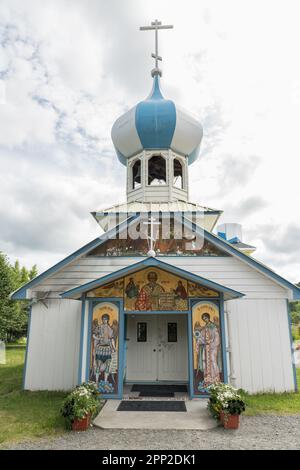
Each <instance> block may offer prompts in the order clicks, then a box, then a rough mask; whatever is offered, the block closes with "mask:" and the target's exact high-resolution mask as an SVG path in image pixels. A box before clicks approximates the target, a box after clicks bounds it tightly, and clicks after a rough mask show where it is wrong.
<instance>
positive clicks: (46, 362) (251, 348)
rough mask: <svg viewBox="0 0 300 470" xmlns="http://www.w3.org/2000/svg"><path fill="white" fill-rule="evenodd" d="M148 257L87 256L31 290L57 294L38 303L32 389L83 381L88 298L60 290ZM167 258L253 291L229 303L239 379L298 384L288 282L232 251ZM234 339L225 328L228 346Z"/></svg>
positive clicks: (253, 388)
mask: <svg viewBox="0 0 300 470" xmlns="http://www.w3.org/2000/svg"><path fill="white" fill-rule="evenodd" d="M142 259H144V258H129V257H128V258H127V257H123V258H122V257H106V258H105V257H89V256H86V257H82V258H80V259H78V260H76V261H74V262H72V263H71V264H69V265H68V266H65V267H64V268H63V269H61V270H60V271H59V272H57V273H56V274H53V275H51V276H50V277H48V278H47V279H45V280H43V281H42V282H40V283H39V284H38V285H36V286H34V288H33V289H32V291H31V292H30V293H29V295H31V293H32V292H33V291H48V292H50V295H49V297H50V298H51V300H50V302H49V309H46V308H45V307H44V306H43V304H41V303H38V304H37V305H34V306H33V309H32V320H31V328H30V338H29V347H28V357H27V372H26V380H25V388H27V389H30V390H38V389H47V390H65V389H71V388H72V387H74V385H76V383H77V374H78V361H79V341H80V325H81V320H80V318H81V315H80V311H81V302H80V301H78V300H66V299H64V300H61V299H60V297H59V293H62V292H64V291H66V290H68V289H71V288H72V287H76V286H80V285H82V284H84V283H86V282H89V281H92V280H95V279H97V278H101V277H103V276H105V275H107V274H109V273H112V272H115V271H117V270H119V269H121V268H124V267H125V266H128V265H130V264H134V263H136V262H138V261H141V260H142ZM161 259H162V261H164V262H167V263H170V264H172V265H176V266H178V267H180V268H182V269H185V270H187V271H189V272H192V273H195V274H198V275H200V276H203V277H205V278H207V279H211V280H213V281H215V282H218V283H220V284H223V285H224V286H227V287H230V288H233V289H235V290H238V291H240V292H243V293H244V294H246V296H245V297H244V298H242V299H239V300H233V301H229V302H226V303H225V306H226V307H225V308H226V310H228V312H229V321H230V329H231V344H230V346H231V349H232V356H231V361H228V363H229V368H230V362H233V365H234V374H235V376H236V378H235V385H237V386H238V387H242V388H244V389H245V390H247V391H249V392H251V393H253V392H261V391H269V390H274V391H277V392H280V391H285V390H293V389H294V383H293V370H292V358H291V345H290V338H289V330H288V317H287V299H288V298H289V295H290V292H289V290H288V289H286V288H283V287H281V286H279V285H278V284H277V283H275V282H274V281H273V280H271V279H270V278H268V277H267V276H265V275H264V274H261V273H260V272H258V271H257V270H256V269H254V268H252V267H250V266H248V265H246V264H245V263H243V262H241V261H240V260H239V259H236V258H233V257H218V258H209V257H203V258H201V257H197V258H196V257H195V258H192V257H191V258H184V257H181V258H180V257H163V258H161ZM227 332H228V325H227V326H226V333H227ZM228 341H229V338H228V335H227V334H226V344H227V345H228ZM228 356H229V355H228ZM228 359H229V357H228ZM229 373H230V374H231V373H232V370H230V371H229Z"/></svg>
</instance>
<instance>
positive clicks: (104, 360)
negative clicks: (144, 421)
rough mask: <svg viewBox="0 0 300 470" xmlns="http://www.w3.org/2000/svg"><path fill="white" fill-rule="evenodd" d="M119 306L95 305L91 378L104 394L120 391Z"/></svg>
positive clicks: (92, 329) (104, 303) (105, 303)
mask: <svg viewBox="0 0 300 470" xmlns="http://www.w3.org/2000/svg"><path fill="white" fill-rule="evenodd" d="M119 322H120V319H119V307H118V306H117V305H115V304H113V303H111V302H101V303H100V302H99V303H98V304H96V305H95V306H94V307H93V311H92V328H91V343H90V344H91V350H90V373H89V380H92V381H95V382H96V383H97V384H98V388H99V391H100V392H101V393H103V394H116V393H117V392H118V370H119V364H118V349H119Z"/></svg>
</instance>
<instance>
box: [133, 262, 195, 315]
mask: <svg viewBox="0 0 300 470" xmlns="http://www.w3.org/2000/svg"><path fill="white" fill-rule="evenodd" d="M124 289H125V293H124V294H125V295H124V297H125V298H124V305H125V310H129V311H132V310H140V311H143V310H147V311H150V310H188V293H187V280H186V279H180V278H179V277H177V276H174V275H173V274H170V273H169V272H167V271H163V270H162V269H157V268H149V269H143V270H141V271H138V272H136V273H134V274H132V275H130V276H127V277H125V283H124Z"/></svg>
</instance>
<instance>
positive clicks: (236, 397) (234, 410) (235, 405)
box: [208, 383, 245, 429]
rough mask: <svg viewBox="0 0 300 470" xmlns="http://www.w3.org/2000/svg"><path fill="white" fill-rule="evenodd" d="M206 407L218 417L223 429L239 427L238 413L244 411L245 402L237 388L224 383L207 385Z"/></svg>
mask: <svg viewBox="0 0 300 470" xmlns="http://www.w3.org/2000/svg"><path fill="white" fill-rule="evenodd" d="M209 392H210V399H209V403H208V408H209V410H210V412H211V413H212V415H213V416H214V417H215V418H217V419H220V421H221V423H222V424H223V426H224V428H225V429H237V428H238V427H239V417H240V414H241V413H242V412H243V411H245V403H244V401H243V399H242V397H241V395H240V393H239V392H238V390H237V389H235V388H234V387H232V386H231V385H228V384H224V383H217V384H213V385H211V386H210V387H209Z"/></svg>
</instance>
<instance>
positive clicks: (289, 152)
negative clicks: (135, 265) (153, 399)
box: [0, 0, 300, 281]
mask: <svg viewBox="0 0 300 470" xmlns="http://www.w3.org/2000/svg"><path fill="white" fill-rule="evenodd" d="M298 9H299V7H298V2H297V1H296V0H295V1H293V0H290V1H289V2H284V1H283V0H277V1H276V0H275V1H272V2H271V0H270V1H268V0H266V1H265V2H261V1H258V0H251V1H250V0H249V1H248V0H247V1H243V2H240V1H238V0H227V1H226V2H224V1H222V0H218V1H217V0H203V1H202V2H200V3H199V2H198V1H197V0H189V2H182V1H179V0H165V1H163V2H162V1H161V0H160V1H158V0H152V1H151V2H148V1H146V0H126V2H124V1H123V0H110V1H109V2H107V1H105V0H88V1H85V2H83V1H81V0H72V1H70V0H44V1H43V2H41V1H40V0H26V1H25V2H24V1H22V0H2V2H1V6H0V79H2V80H3V81H5V104H0V126H1V127H0V146H1V147H0V158H1V176H0V179H1V184H0V198H1V220H2V223H1V230H0V243H1V245H0V248H1V249H3V250H4V251H7V252H8V254H9V255H10V256H11V257H12V258H14V257H15V256H17V257H19V258H21V260H23V261H24V262H26V263H27V264H33V263H37V264H38V265H39V267H40V269H42V268H45V267H46V266H47V265H50V264H51V263H53V262H54V260H55V261H57V260H58V259H59V257H63V256H64V255H65V254H67V253H69V252H70V251H72V250H73V249H76V248H78V247H79V246H80V245H82V244H84V243H85V242H87V241H89V240H90V239H91V238H93V237H94V236H95V234H97V233H99V228H98V227H97V226H96V225H95V223H94V221H93V220H92V219H91V217H90V216H89V214H88V212H89V211H91V210H94V209H96V208H99V207H104V206H106V205H107V204H110V203H114V202H118V201H120V200H122V199H124V197H125V194H124V193H125V170H124V168H122V167H121V165H120V164H119V163H118V160H117V159H116V156H115V154H114V149H113V146H112V143H111V140H110V129H111V126H112V123H113V122H114V120H115V119H116V118H117V117H118V116H119V115H120V114H121V113H122V112H124V110H125V109H128V108H129V107H131V106H132V105H134V104H135V103H136V102H137V101H138V100H141V99H143V98H144V97H145V96H147V94H148V92H149V90H150V87H151V77H150V70H151V68H152V67H153V64H152V59H151V57H150V55H151V52H152V51H153V34H152V33H150V32H143V33H142V32H140V31H139V30H138V27H139V26H140V25H143V24H149V22H150V21H152V20H153V19H155V18H156V17H158V18H159V19H161V20H162V21H163V22H165V23H173V24H174V25H175V28H174V30H173V31H162V32H161V34H160V52H161V54H162V56H163V80H162V87H163V92H164V95H165V96H166V97H170V98H173V99H175V100H176V101H177V102H178V103H179V104H180V105H182V106H183V107H185V108H186V109H188V110H190V111H191V112H192V113H194V114H195V115H196V116H197V117H198V118H199V119H200V120H201V122H202V123H203V126H204V139H203V145H202V153H201V158H200V160H199V161H198V162H197V163H195V164H194V165H193V167H192V171H191V172H190V185H191V199H192V200H195V201H198V202H200V203H202V204H204V205H208V206H211V207H216V208H220V209H224V211H225V212H224V215H223V217H222V221H224V222H230V221H233V222H239V221H241V222H242V223H243V225H244V238H245V241H246V242H247V241H248V242H249V243H254V244H257V246H258V250H257V257H258V258H260V259H261V260H262V261H264V262H268V263H269V264H270V266H271V267H274V268H278V269H279V270H280V271H281V273H282V274H284V275H285V276H287V277H288V278H290V279H291V280H293V281H296V280H299V277H300V273H299V270H300V269H299V268H300V254H299V253H298V251H297V249H296V247H295V248H294V246H293V244H297V241H298V239H297V236H298V234H299V233H298V231H297V230H298V229H297V227H298V228H299V226H300V222H299V220H298V218H297V214H298V205H299V183H298V180H299V176H298V175H299V167H300V164H299V154H300V140H299V138H298V126H299V124H298V123H299V114H300V63H299V61H298V60H297V57H298V44H299V42H300V30H299V26H298V18H299V14H298V13H299V12H298ZM121 181H123V185H122V184H121V183H120V182H121ZM112 188H114V189H113V191H112ZM45 208H46V209H45ZM270 226H271V227H272V226H273V227H274V233H275V232H276V233H278V234H279V233H281V231H282V234H283V235H282V237H281V240H282V242H281V243H284V239H287V238H289V236H290V235H289V234H290V233H293V237H292V239H293V243H292V244H291V243H286V251H285V252H283V251H282V250H281V251H280V248H279V246H278V244H276V243H275V240H274V237H273V236H270V237H269V233H270V232H269V227H270ZM278 227H279V228H278ZM285 227H293V230H292V232H291V231H286V232H285ZM278 236H279V235H278ZM268 243H269V244H270V245H272V246H276V250H277V251H276V250H275V251H274V249H273V250H272V248H270V246H269V245H268ZM278 259H280V262H278Z"/></svg>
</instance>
